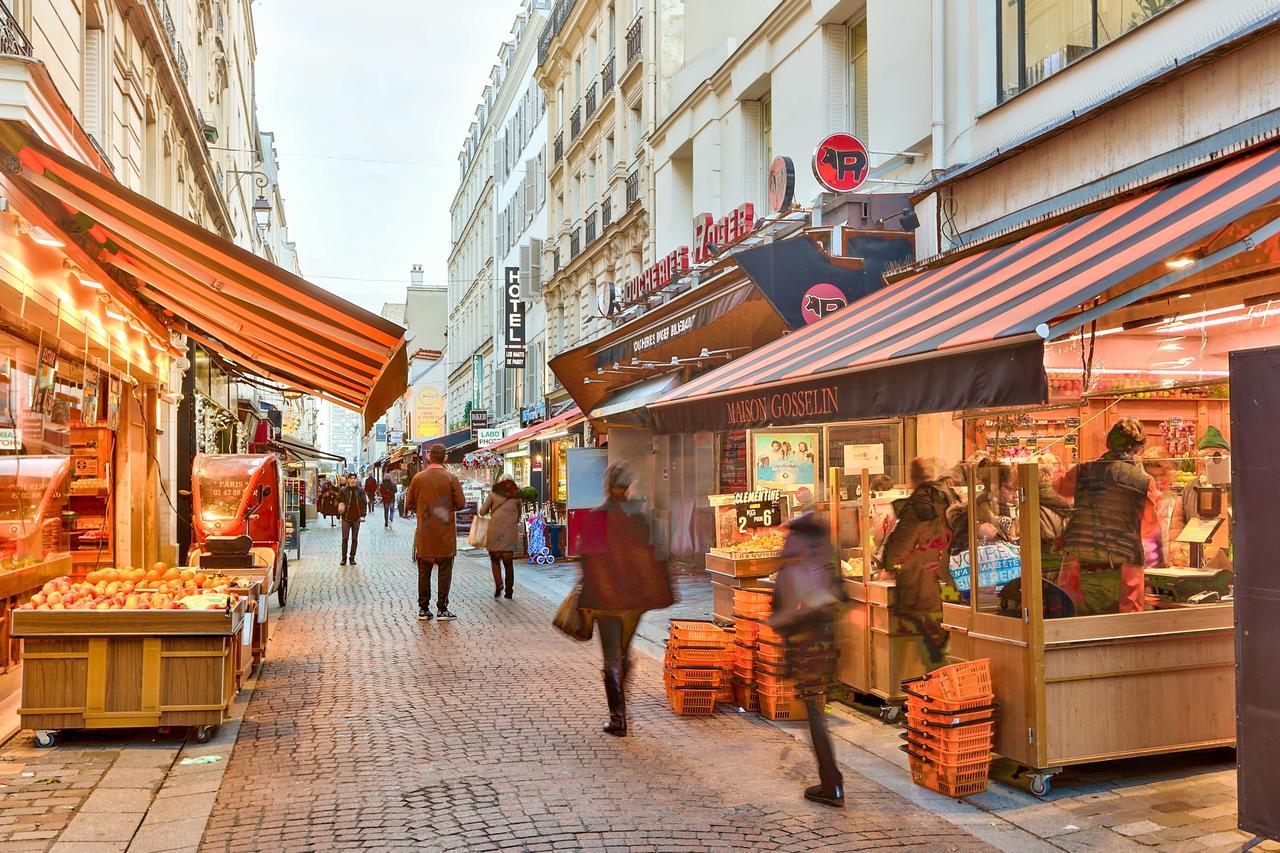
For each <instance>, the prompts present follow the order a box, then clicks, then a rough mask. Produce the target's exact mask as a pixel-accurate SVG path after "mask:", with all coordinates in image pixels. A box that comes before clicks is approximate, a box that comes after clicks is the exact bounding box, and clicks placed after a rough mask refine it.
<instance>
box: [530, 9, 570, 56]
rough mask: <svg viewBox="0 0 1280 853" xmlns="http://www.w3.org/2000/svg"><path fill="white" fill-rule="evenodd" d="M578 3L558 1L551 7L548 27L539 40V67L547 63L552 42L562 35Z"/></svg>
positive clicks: (544, 29)
mask: <svg viewBox="0 0 1280 853" xmlns="http://www.w3.org/2000/svg"><path fill="white" fill-rule="evenodd" d="M576 3H577V0H556V5H555V6H553V7H551V16H550V17H549V18H547V25H546V26H545V27H544V28H543V30H542V35H541V36H539V38H538V65H539V66H541V65H542V63H544V62H546V61H547V54H548V53H550V52H551V42H553V41H555V38H556V36H558V35H560V31H561V30H562V29H564V25H565V22H566V21H568V20H569V13H570V12H572V11H573V7H574V5H576Z"/></svg>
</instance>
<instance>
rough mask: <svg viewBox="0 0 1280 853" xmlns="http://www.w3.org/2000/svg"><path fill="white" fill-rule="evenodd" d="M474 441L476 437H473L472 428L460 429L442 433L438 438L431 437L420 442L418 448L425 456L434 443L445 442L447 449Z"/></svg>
mask: <svg viewBox="0 0 1280 853" xmlns="http://www.w3.org/2000/svg"><path fill="white" fill-rule="evenodd" d="M474 441H475V439H473V438H472V437H471V430H470V429H460V430H458V431H457V432H451V433H449V434H448V435H441V436H437V437H436V438H429V439H427V440H426V441H423V442H420V443H419V444H418V449H419V450H420V451H421V452H422V454H423V456H425V455H426V453H427V451H428V450H430V449H431V445H433V444H443V445H444V449H445V450H454V449H456V448H459V447H462V446H463V445H466V444H471V443H473V442H474Z"/></svg>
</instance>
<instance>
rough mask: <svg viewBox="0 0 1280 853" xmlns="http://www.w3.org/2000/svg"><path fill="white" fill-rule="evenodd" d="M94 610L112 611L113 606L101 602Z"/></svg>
mask: <svg viewBox="0 0 1280 853" xmlns="http://www.w3.org/2000/svg"><path fill="white" fill-rule="evenodd" d="M93 609H94V610H110V609H111V604H110V602H106V601H100V602H98V606H97V607H95V608H93Z"/></svg>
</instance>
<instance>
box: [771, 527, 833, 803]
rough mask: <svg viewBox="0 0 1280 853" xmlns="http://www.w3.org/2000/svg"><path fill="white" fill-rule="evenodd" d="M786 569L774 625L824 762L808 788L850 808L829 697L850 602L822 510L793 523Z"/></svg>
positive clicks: (813, 795)
mask: <svg viewBox="0 0 1280 853" xmlns="http://www.w3.org/2000/svg"><path fill="white" fill-rule="evenodd" d="M784 527H785V528H786V531H787V538H786V541H784V542H783V545H782V565H781V566H780V567H779V569H778V577H777V581H776V583H775V584H774V595H773V611H772V613H771V615H770V617H769V625H770V627H772V628H773V629H774V630H775V631H777V632H778V633H780V634H781V635H782V637H783V639H784V640H785V641H786V670H787V677H788V678H790V679H792V680H793V681H795V683H796V697H797V698H799V699H802V700H804V705H805V710H806V711H807V712H808V718H809V740H810V742H811V743H812V744H813V754H814V757H815V758H816V759H817V761H818V779H819V783H818V784H817V785H813V786H810V787H809V788H807V789H805V792H804V796H805V799H807V800H812V801H814V802H816V803H824V804H825V805H828V806H836V807H837V808H843V807H844V776H843V775H841V773H840V768H839V766H838V765H837V764H836V758H835V752H834V751H833V750H832V747H831V736H830V734H828V732H827V722H826V705H827V703H826V693H827V688H828V686H829V685H830V684H831V680H832V679H833V678H834V676H835V667H836V634H835V618H836V608H837V607H838V606H839V603H840V602H841V601H843V600H844V598H845V596H844V590H843V587H842V585H841V583H840V574H839V572H838V571H837V570H836V559H835V551H834V550H833V549H832V545H831V531H830V529H829V528H828V527H827V524H826V520H825V519H824V518H823V517H822V515H821V514H820V513H818V512H816V511H806V512H802V513H801V514H800V515H797V516H796V517H795V518H792V519H791V520H790V521H788V522H787V523H786V524H785V525H784Z"/></svg>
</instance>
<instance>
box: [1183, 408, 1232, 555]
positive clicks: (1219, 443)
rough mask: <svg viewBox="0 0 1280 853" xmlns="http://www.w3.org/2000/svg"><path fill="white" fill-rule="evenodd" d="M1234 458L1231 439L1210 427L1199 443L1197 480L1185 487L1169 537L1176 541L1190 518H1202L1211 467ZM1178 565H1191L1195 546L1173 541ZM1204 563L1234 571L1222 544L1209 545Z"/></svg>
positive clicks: (1209, 543)
mask: <svg viewBox="0 0 1280 853" xmlns="http://www.w3.org/2000/svg"><path fill="white" fill-rule="evenodd" d="M1230 457H1231V445H1230V444H1228V443H1227V439H1226V438H1225V437H1224V436H1223V435H1222V433H1221V432H1220V431H1219V430H1218V428H1217V427H1212V426H1211V427H1209V428H1207V429H1206V430H1205V433H1204V435H1203V436H1202V437H1201V439H1200V441H1199V442H1198V443H1197V444H1196V453H1195V475H1196V476H1195V478H1194V479H1192V480H1191V482H1189V483H1187V484H1186V485H1185V486H1183V488H1182V506H1181V512H1180V513H1179V514H1178V515H1177V516H1176V517H1175V518H1174V519H1173V523H1172V526H1171V528H1170V532H1169V536H1170V538H1171V539H1176V537H1177V536H1178V534H1179V533H1181V532H1182V528H1184V527H1186V525H1187V522H1188V521H1189V520H1190V519H1193V518H1198V517H1199V516H1200V513H1199V507H1198V506H1197V502H1198V500H1199V490H1200V489H1203V488H1205V487H1207V486H1210V485H1211V483H1210V482H1209V471H1208V468H1209V466H1210V465H1213V464H1220V463H1222V462H1223V461H1224V460H1227V459H1230ZM1172 548H1173V556H1174V559H1175V561H1176V562H1175V563H1174V565H1179V566H1188V565H1190V564H1191V546H1190V545H1189V544H1187V543H1185V542H1176V541H1175V542H1173V544H1172ZM1204 560H1205V565H1206V566H1215V567H1217V568H1220V569H1230V568H1231V560H1230V552H1229V549H1228V548H1227V547H1225V546H1222V545H1220V544H1216V543H1215V542H1214V541H1213V540H1210V542H1208V543H1206V544H1205V547H1204Z"/></svg>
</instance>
